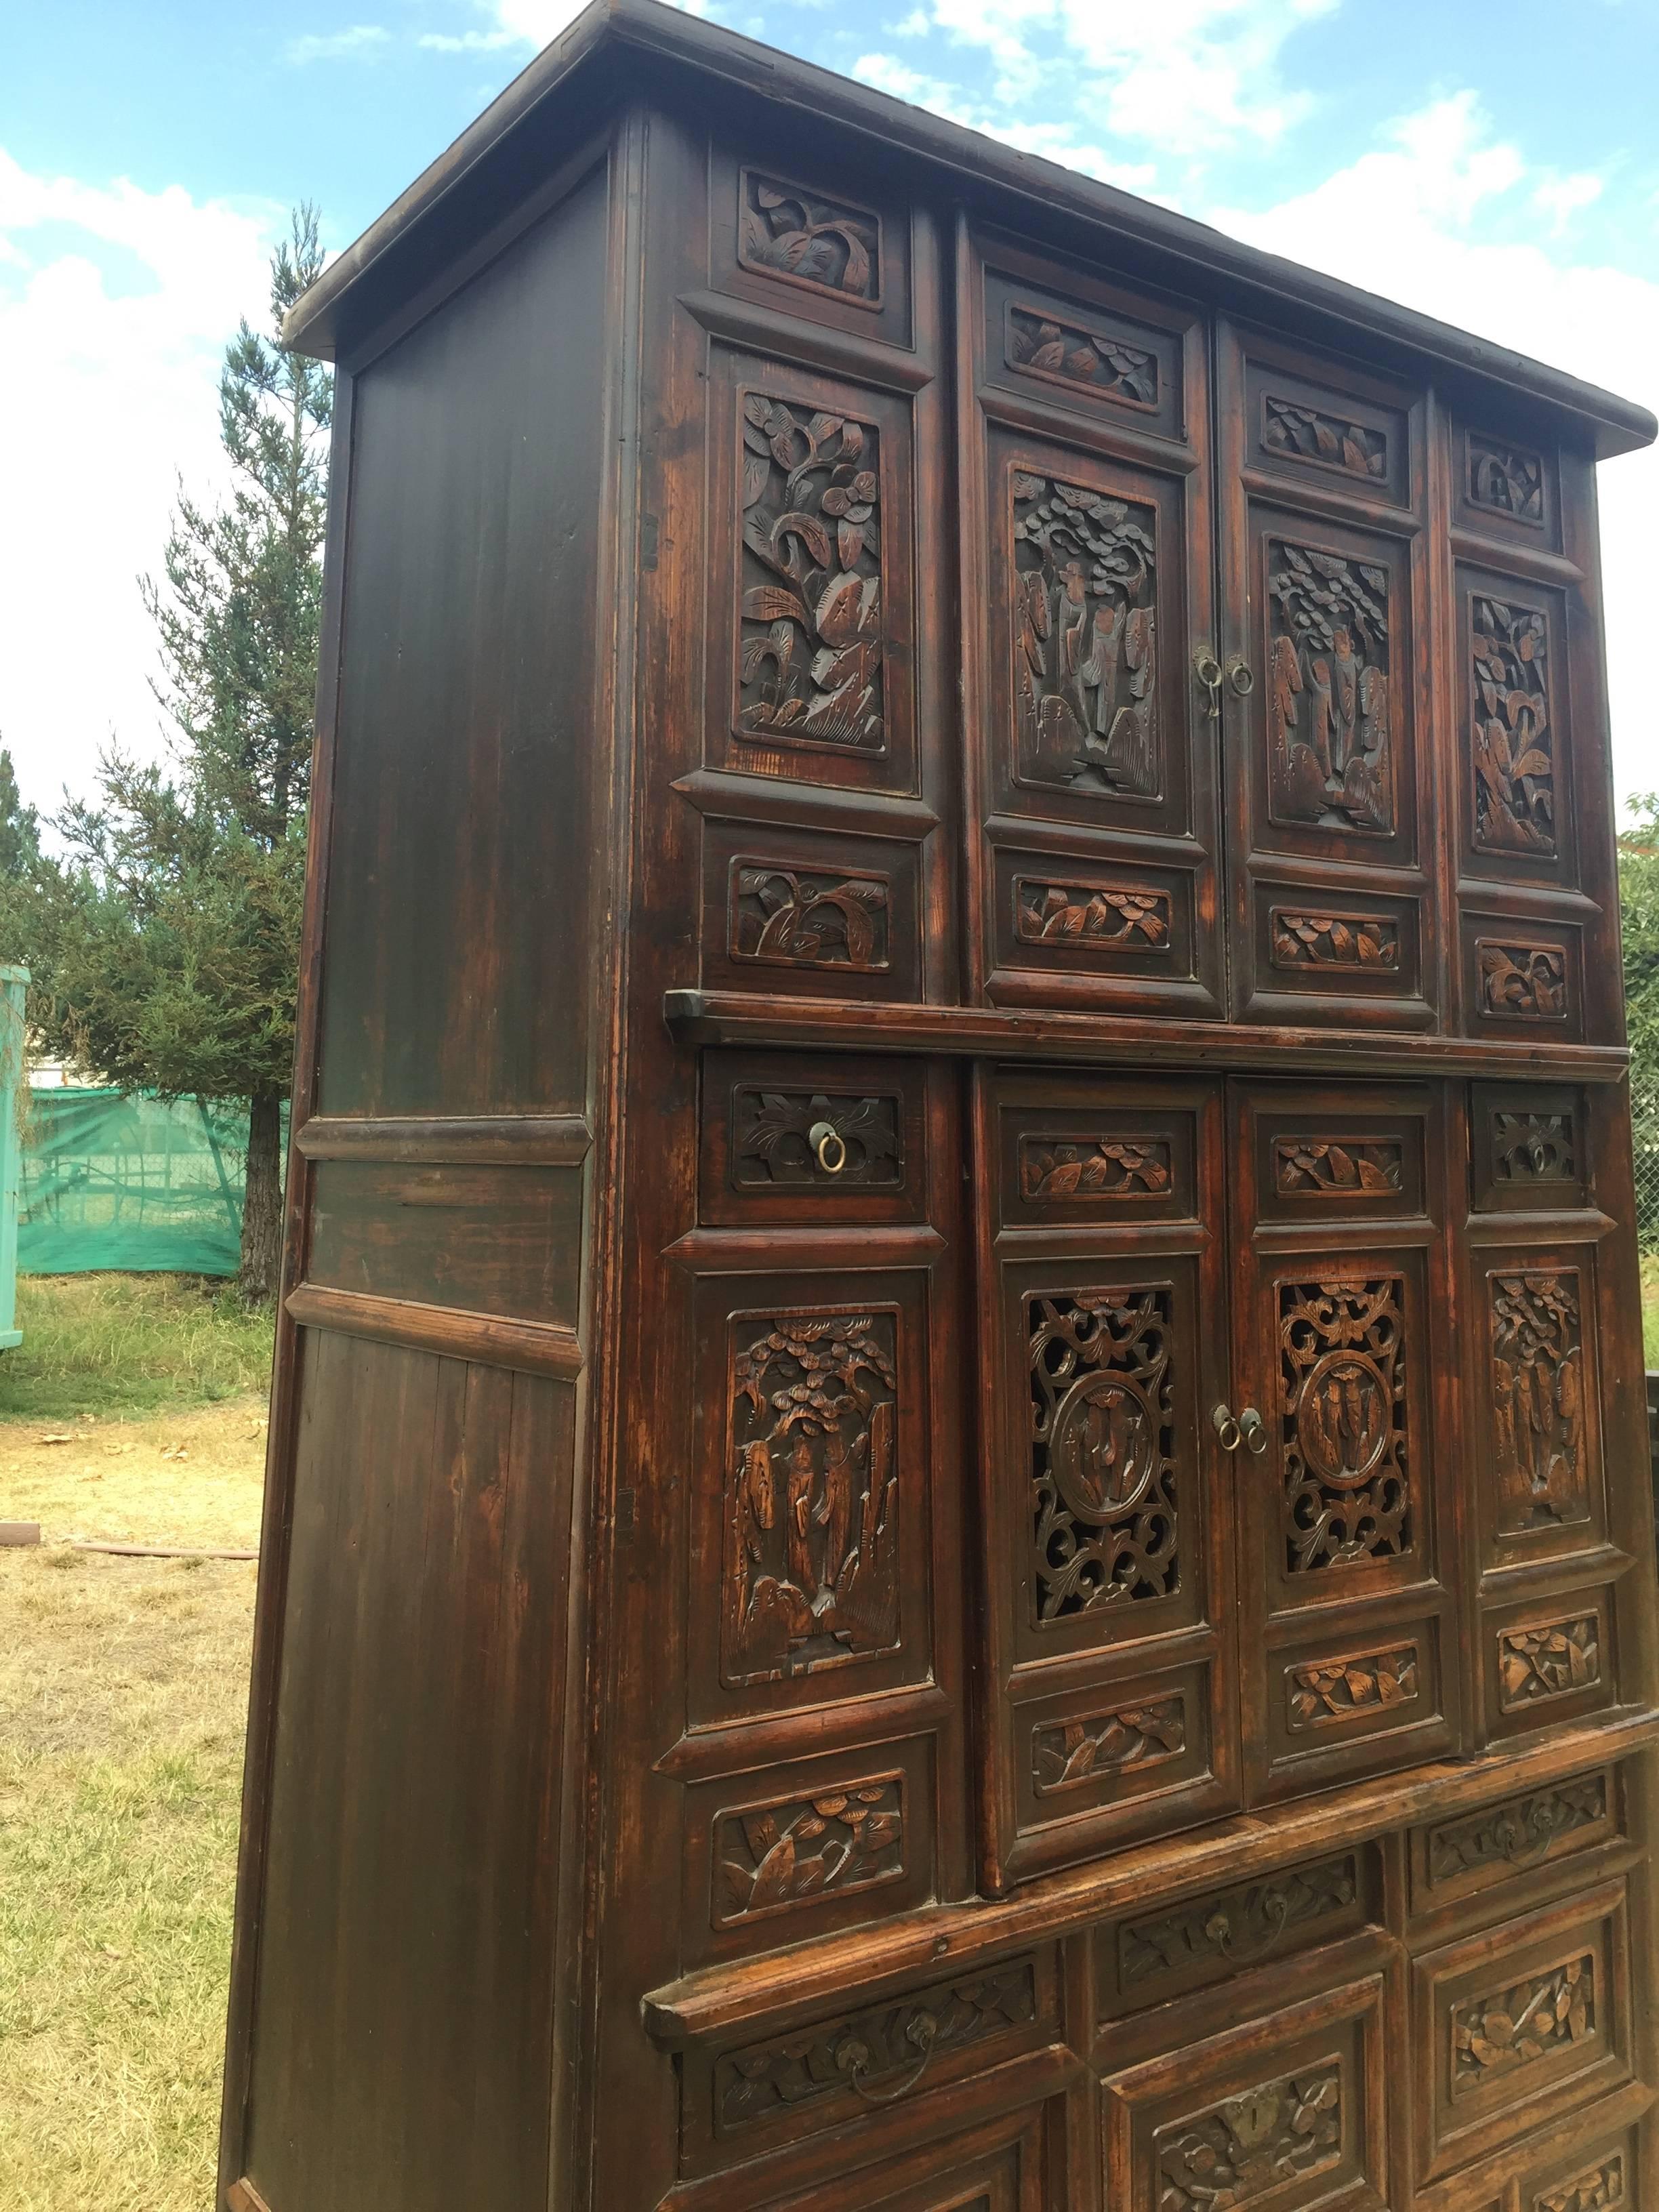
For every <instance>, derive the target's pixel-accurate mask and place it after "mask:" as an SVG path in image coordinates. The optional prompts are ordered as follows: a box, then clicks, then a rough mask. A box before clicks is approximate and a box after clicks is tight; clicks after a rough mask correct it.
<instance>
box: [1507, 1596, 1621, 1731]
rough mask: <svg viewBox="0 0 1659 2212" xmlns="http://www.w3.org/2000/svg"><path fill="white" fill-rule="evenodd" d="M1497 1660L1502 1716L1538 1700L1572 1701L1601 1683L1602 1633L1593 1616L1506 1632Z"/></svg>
mask: <svg viewBox="0 0 1659 2212" xmlns="http://www.w3.org/2000/svg"><path fill="white" fill-rule="evenodd" d="M1600 1680H1601V1628H1600V1625H1599V1623H1598V1621H1597V1620H1596V1617H1595V1614H1594V1613H1579V1614H1575V1615H1573V1616H1572V1617H1571V1619H1568V1620H1553V1621H1547V1622H1545V1623H1543V1624H1542V1625H1541V1626H1537V1627H1528V1628H1506V1629H1505V1630H1504V1632H1503V1633H1502V1634H1501V1635H1500V1636H1499V1637H1498V1704H1499V1705H1500V1707H1501V1708H1502V1709H1503V1711H1505V1712H1513V1711H1515V1710H1516V1707H1517V1706H1522V1705H1534V1704H1536V1703H1537V1702H1538V1701H1539V1700H1540V1699H1547V1698H1566V1697H1571V1696H1572V1695H1573V1694H1574V1692H1577V1691H1579V1690H1584V1689H1589V1688H1590V1687H1592V1686H1594V1685H1595V1683H1597V1682H1599V1681H1600Z"/></svg>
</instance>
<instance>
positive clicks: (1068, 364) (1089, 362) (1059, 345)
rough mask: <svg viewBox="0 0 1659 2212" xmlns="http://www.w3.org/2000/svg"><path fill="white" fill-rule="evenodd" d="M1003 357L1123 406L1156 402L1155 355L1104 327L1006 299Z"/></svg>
mask: <svg viewBox="0 0 1659 2212" xmlns="http://www.w3.org/2000/svg"><path fill="white" fill-rule="evenodd" d="M1003 357H1004V359H1005V361H1006V363H1007V365H1008V367H1009V368H1019V369H1024V371H1025V372H1026V374H1028V375H1030V376H1046V377H1048V378H1051V379H1052V380H1054V382H1055V383H1056V384H1073V385H1079V386H1082V387H1083V388H1084V389H1085V391H1089V392H1096V393H1097V394H1098V395H1099V396H1100V397H1101V398H1106V399H1115V400H1117V401H1118V402H1119V403H1120V404H1121V405H1123V406H1125V407H1137V408H1143V409H1147V410H1150V409H1152V408H1154V407H1156V406H1157V404H1158V356H1157V355H1156V354H1151V353H1148V352H1146V350H1145V349H1144V348H1142V347H1140V346H1133V345H1130V344H1128V343H1127V341H1126V340H1124V339H1122V338H1115V337H1108V336H1107V335H1106V333H1105V332H1104V331H1091V330H1085V328H1084V327H1083V326H1082V325H1081V324H1078V323H1067V322H1061V321H1060V320H1059V319H1057V318H1056V317H1054V316H1051V315H1042V314H1039V313H1037V312H1036V309H1035V308H1034V307H1015V306H1013V305H1012V304H1011V305H1010V307H1009V309H1008V326H1007V331H1006V338H1005V342H1004V354H1003Z"/></svg>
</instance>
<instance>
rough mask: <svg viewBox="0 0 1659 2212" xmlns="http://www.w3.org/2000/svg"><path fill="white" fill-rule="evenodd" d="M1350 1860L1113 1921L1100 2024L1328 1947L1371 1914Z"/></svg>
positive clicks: (1325, 1862) (1362, 1878) (1104, 1960)
mask: <svg viewBox="0 0 1659 2212" xmlns="http://www.w3.org/2000/svg"><path fill="white" fill-rule="evenodd" d="M1373 1890H1374V1884H1373V1882H1372V1881H1371V1879H1370V1874H1369V1870H1368V1869H1367V1868H1366V1867H1364V1866H1362V1863H1361V1856H1360V1854H1359V1853H1358V1852H1357V1851H1352V1850H1349V1851H1342V1852H1339V1853H1337V1854H1336V1855H1335V1856H1334V1857H1329V1858H1326V1859H1321V1860H1317V1861H1316V1862H1314V1863H1311V1864H1310V1865H1306V1866H1301V1867H1289V1868H1286V1869H1284V1871H1283V1872H1281V1873H1279V1874H1275V1875H1268V1876H1266V1877H1264V1878H1262V1879H1261V1880H1259V1881H1249V1882H1241V1883H1237V1884H1235V1885H1234V1886H1232V1887H1230V1888H1227V1889H1224V1890H1219V1891H1216V1892H1212V1893H1207V1894H1206V1895H1203V1896H1200V1897H1194V1898H1191V1899H1188V1900H1186V1901H1185V1902H1183V1903H1182V1904H1181V1905H1175V1906H1171V1907H1170V1908H1169V1909H1167V1910H1165V1911H1159V1912H1158V1913H1156V1914H1152V1915H1148V1916H1141V1917H1134V1918H1131V1919H1126V1920H1122V1921H1120V1922H1119V1923H1118V1924H1117V1926H1116V1927H1115V1929H1110V1930H1107V1931H1103V1934H1102V1936H1100V1937H1098V1938H1097V1942H1096V1960H1097V1978H1098V1983H1099V1997H1100V2002H1101V2006H1102V2009H1103V2015H1105V2016H1108V2017H1109V2016H1112V2015H1115V2014H1117V2013H1119V2012H1122V2011H1125V2010H1128V2009H1131V2008H1138V2007H1139V2006H1143V2005H1151V2004H1161V2003H1165V2002H1168V2001H1169V2000H1170V1998H1171V1997H1174V1996H1177V1995H1179V1994H1181V1993H1182V1991H1184V1990H1192V1989H1198V1988H1202V1987H1205V1986H1207V1985H1208V1984H1212V1983H1214V1982H1217V1981H1220V1980H1223V1979H1225V1978H1226V1977H1227V1976H1228V1975H1230V1974H1232V1973H1236V1972H1239V1971H1240V1970H1241V1969H1242V1968H1243V1967H1246V1966H1256V1965H1260V1964H1261V1963H1262V1962H1264V1961H1265V1960H1268V1959H1280V1958H1287V1957H1289V1956H1291V1955H1292V1954H1295V1953H1297V1952H1298V1951H1301V1950H1305V1949H1307V1948H1310V1946H1312V1945H1314V1944H1316V1943H1326V1942H1334V1941H1335V1940H1336V1938H1337V1937H1339V1936H1346V1935H1349V1934H1351V1933H1352V1931H1353V1929H1356V1928H1357V1927H1359V1926H1361V1925H1362V1924H1363V1923H1364V1921H1365V1919H1366V1917H1367V1916H1368V1914H1369V1913H1370V1911H1373V1910H1374V1909H1375V1899H1374V1896H1373V1894H1372V1893H1373Z"/></svg>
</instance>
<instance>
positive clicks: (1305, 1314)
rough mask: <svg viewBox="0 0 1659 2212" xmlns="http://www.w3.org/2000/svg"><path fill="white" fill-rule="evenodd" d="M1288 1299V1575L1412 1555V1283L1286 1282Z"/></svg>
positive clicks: (1284, 1399) (1284, 1370)
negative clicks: (1408, 1292) (1408, 1290)
mask: <svg viewBox="0 0 1659 2212" xmlns="http://www.w3.org/2000/svg"><path fill="white" fill-rule="evenodd" d="M1278 1297H1279V1373H1280V1397H1279V1405H1280V1433H1281V1437H1282V1449H1283V1452H1284V1529H1285V1566H1286V1569H1287V1571H1289V1572H1290V1573H1291V1574H1305V1573H1310V1572H1312V1571H1323V1570H1326V1569H1330V1568H1340V1567H1343V1566H1346V1565H1350V1564H1354V1563H1358V1562H1362V1561H1364V1560H1367V1559H1387V1558H1391V1557H1393V1556H1395V1554H1397V1553H1405V1552H1409V1551H1410V1550H1411V1549H1412V1548H1413V1542H1414V1538H1415V1531H1414V1528H1413V1510H1412V1494H1411V1475H1410V1438H1409V1436H1408V1433H1407V1378H1406V1345H1405V1285H1404V1282H1403V1280H1402V1279H1401V1277H1399V1276H1398V1275H1380V1276H1376V1277H1373V1278H1370V1279H1363V1280H1345V1279H1334V1278H1333V1279H1315V1280H1312V1281H1297V1282H1281V1283H1279V1285H1278Z"/></svg>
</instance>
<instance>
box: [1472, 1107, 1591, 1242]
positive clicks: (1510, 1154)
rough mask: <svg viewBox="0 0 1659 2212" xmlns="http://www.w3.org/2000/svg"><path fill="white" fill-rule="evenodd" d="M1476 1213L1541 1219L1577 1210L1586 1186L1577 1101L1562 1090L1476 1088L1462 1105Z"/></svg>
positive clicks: (1585, 1119) (1584, 1116)
mask: <svg viewBox="0 0 1659 2212" xmlns="http://www.w3.org/2000/svg"><path fill="white" fill-rule="evenodd" d="M1469 1124H1470V1126H1469V1145H1470V1165H1471V1170H1472V1173H1471V1181H1472V1185H1473V1194H1474V1208H1475V1211H1476V1212H1490V1213H1504V1212H1522V1213H1528V1212H1537V1213H1547V1212H1552V1211H1553V1210H1559V1209H1560V1208H1563V1207H1568V1206H1582V1205H1583V1204H1584V1202H1585V1200H1586V1198H1587V1197H1588V1195H1589V1181H1590V1158H1589V1115H1588V1112H1587V1110H1586V1104H1585V1100H1584V1096H1583V1092H1582V1091H1575V1090H1571V1089H1570V1088H1568V1087H1567V1086H1565V1085H1531V1084H1518V1083H1477V1084H1475V1085H1474V1086H1473V1089H1472V1091H1471V1094H1470V1102H1469Z"/></svg>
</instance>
